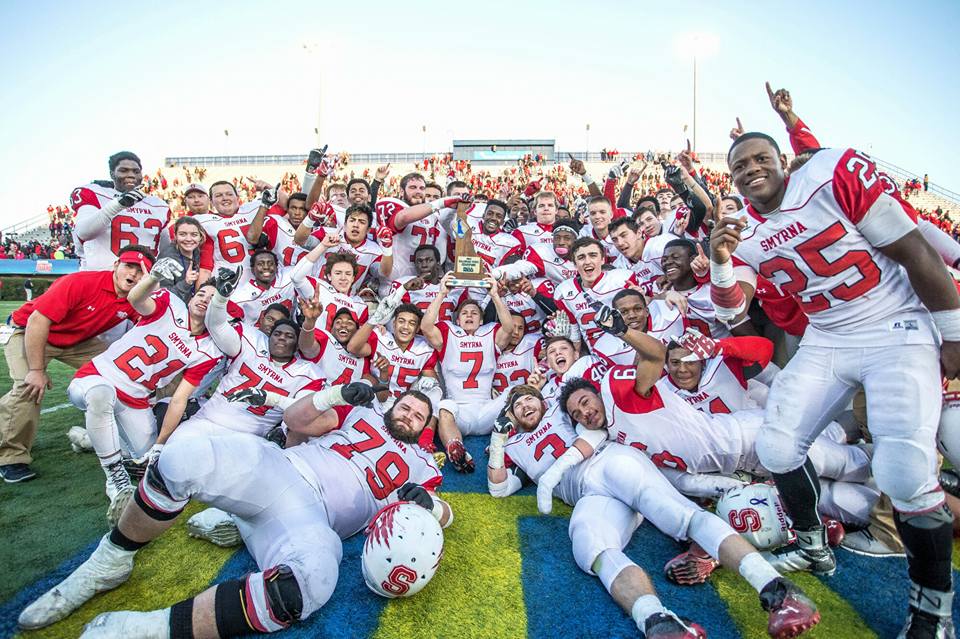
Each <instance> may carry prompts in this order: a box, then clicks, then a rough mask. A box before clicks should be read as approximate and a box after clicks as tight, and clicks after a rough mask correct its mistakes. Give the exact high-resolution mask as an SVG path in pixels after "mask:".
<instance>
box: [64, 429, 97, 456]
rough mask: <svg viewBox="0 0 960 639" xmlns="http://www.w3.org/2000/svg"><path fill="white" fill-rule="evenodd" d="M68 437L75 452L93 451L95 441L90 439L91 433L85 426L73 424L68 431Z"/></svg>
mask: <svg viewBox="0 0 960 639" xmlns="http://www.w3.org/2000/svg"><path fill="white" fill-rule="evenodd" d="M67 439H68V440H70V448H71V449H73V452H75V453H92V452H93V443H92V442H91V441H90V435H88V434H87V429H86V428H84V427H83V426H71V427H70V430H68V431H67Z"/></svg>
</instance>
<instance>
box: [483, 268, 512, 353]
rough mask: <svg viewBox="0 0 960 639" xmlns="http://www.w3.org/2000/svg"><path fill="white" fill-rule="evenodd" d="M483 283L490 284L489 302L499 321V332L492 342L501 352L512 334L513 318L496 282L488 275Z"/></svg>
mask: <svg viewBox="0 0 960 639" xmlns="http://www.w3.org/2000/svg"><path fill="white" fill-rule="evenodd" d="M484 281H485V282H487V283H488V284H490V301H491V302H492V303H493V307H494V308H495V309H497V319H498V320H500V330H499V331H497V336H496V337H495V338H494V342H495V343H496V345H497V350H498V351H502V350H503V349H505V348H506V347H507V344H509V343H510V335H511V333H512V332H513V316H512V315H510V309H509V308H507V305H506V303H505V302H504V301H503V298H502V297H500V287H499V286H497V281H496V280H495V279H494V278H493V277H492V276H490V275H488V276H487V277H485V278H484Z"/></svg>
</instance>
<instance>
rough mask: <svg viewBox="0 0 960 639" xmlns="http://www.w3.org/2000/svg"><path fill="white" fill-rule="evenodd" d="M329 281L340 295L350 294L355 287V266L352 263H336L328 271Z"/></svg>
mask: <svg viewBox="0 0 960 639" xmlns="http://www.w3.org/2000/svg"><path fill="white" fill-rule="evenodd" d="M327 281H328V282H330V284H331V285H332V286H333V288H334V289H335V290H336V291H337V292H338V293H343V294H344V295H346V294H348V293H349V292H350V287H351V286H353V265H352V264H350V262H335V263H334V264H333V265H332V266H330V267H329V268H328V269H327Z"/></svg>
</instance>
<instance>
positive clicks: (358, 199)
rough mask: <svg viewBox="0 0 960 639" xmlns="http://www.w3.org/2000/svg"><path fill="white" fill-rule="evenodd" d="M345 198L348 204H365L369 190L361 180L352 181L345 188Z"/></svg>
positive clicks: (367, 200) (368, 198) (368, 197)
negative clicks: (348, 201)
mask: <svg viewBox="0 0 960 639" xmlns="http://www.w3.org/2000/svg"><path fill="white" fill-rule="evenodd" d="M347 199H348V200H350V204H367V203H369V202H370V190H369V189H368V188H367V185H366V184H364V183H363V182H354V183H353V184H351V185H350V188H349V190H347Z"/></svg>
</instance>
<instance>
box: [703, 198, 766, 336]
mask: <svg viewBox="0 0 960 639" xmlns="http://www.w3.org/2000/svg"><path fill="white" fill-rule="evenodd" d="M746 225H747V220H746V218H745V217H741V218H735V217H724V218H722V219H721V220H720V221H719V222H718V223H717V225H716V226H715V227H714V228H713V231H712V232H711V233H710V301H711V302H713V308H714V309H715V310H716V313H717V319H718V320H720V321H722V322H726V323H728V324H737V323H739V322H740V320H742V319H744V318H745V317H746V316H747V310H748V309H749V308H750V300H751V299H753V292H754V290H755V289H756V285H757V279H756V273H755V272H753V271H752V270H751V269H749V267H746V266H745V267H743V270H742V271H741V277H739V278H738V276H737V273H735V272H734V268H733V260H732V258H731V256H732V255H733V252H734V251H735V250H736V248H737V245H738V244H740V231H741V230H742V229H743V228H744V227H746ZM744 276H746V279H744Z"/></svg>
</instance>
